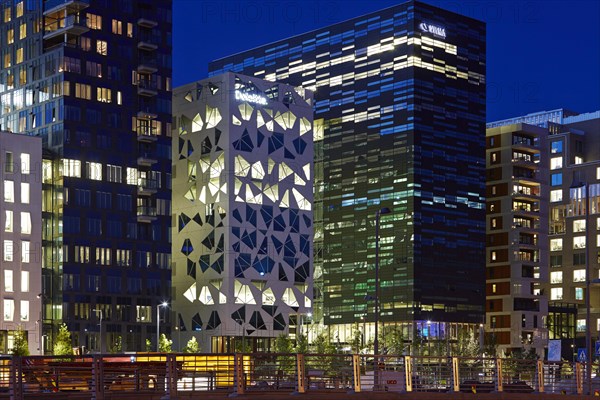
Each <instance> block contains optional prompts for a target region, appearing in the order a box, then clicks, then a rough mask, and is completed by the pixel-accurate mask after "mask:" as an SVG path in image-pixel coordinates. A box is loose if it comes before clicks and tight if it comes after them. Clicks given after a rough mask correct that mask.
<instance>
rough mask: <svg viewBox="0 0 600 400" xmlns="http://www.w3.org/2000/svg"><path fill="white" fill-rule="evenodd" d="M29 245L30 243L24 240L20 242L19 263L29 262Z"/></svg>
mask: <svg viewBox="0 0 600 400" xmlns="http://www.w3.org/2000/svg"><path fill="white" fill-rule="evenodd" d="M29 245H30V243H29V242H28V241H26V240H24V241H22V242H21V262H23V263H28V262H29Z"/></svg>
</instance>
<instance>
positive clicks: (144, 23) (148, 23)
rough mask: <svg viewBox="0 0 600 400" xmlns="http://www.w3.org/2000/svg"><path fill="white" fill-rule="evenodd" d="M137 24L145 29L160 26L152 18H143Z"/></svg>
mask: <svg viewBox="0 0 600 400" xmlns="http://www.w3.org/2000/svg"><path fill="white" fill-rule="evenodd" d="M137 24H138V25H139V26H141V27H143V28H149V29H152V28H154V27H156V26H157V25H158V22H157V21H155V20H154V18H152V17H151V16H143V17H142V18H139V19H138V20H137Z"/></svg>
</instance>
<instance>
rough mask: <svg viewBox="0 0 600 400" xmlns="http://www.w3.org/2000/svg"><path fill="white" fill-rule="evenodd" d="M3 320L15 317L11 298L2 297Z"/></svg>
mask: <svg viewBox="0 0 600 400" xmlns="http://www.w3.org/2000/svg"><path fill="white" fill-rule="evenodd" d="M3 303H4V304H3V305H4V320H5V321H12V320H13V319H14V318H15V301H14V300H12V299H4V301H3Z"/></svg>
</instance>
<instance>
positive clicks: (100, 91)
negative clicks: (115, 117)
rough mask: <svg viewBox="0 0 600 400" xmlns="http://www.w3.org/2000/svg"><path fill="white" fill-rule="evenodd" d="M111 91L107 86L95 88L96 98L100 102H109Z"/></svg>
mask: <svg viewBox="0 0 600 400" xmlns="http://www.w3.org/2000/svg"><path fill="white" fill-rule="evenodd" d="M111 97H112V91H111V90H110V89H107V88H101V87H99V88H97V89H96V100H98V101H99V102H101V103H110V102H111V101H112V99H111Z"/></svg>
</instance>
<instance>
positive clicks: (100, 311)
mask: <svg viewBox="0 0 600 400" xmlns="http://www.w3.org/2000/svg"><path fill="white" fill-rule="evenodd" d="M92 311H93V312H95V313H96V315H98V313H100V324H99V325H100V353H102V310H98V309H95V308H94V309H93V310H92Z"/></svg>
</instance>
